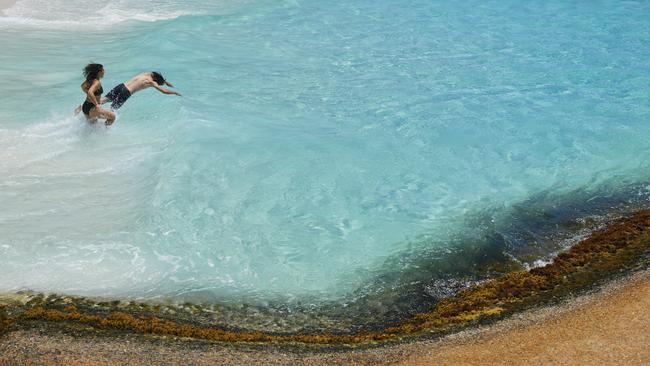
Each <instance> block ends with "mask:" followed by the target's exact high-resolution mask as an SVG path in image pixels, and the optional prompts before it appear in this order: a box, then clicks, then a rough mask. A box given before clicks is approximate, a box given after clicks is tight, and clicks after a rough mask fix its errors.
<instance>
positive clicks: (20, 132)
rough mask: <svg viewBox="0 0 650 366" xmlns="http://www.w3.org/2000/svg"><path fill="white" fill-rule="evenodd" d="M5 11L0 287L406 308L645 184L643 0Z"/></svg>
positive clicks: (75, 0) (50, 5)
mask: <svg viewBox="0 0 650 366" xmlns="http://www.w3.org/2000/svg"><path fill="white" fill-rule="evenodd" d="M0 12H1V13H0V35H1V36H0V291H18V290H25V289H28V290H34V291H44V292H57V293H63V294H73V295H83V296H94V297H102V298H118V299H139V300H150V301H163V302H172V303H181V302H185V301H190V302H198V303H203V304H222V305H224V304H225V305H228V306H232V307H233V308H237V307H241V306H243V305H246V306H253V307H256V308H258V309H262V310H260V311H263V309H267V310H268V309H271V308H273V309H284V310H287V309H289V310H291V309H302V310H301V311H303V312H305V313H307V314H308V313H309V309H310V308H311V309H320V310H318V311H321V312H328V311H329V312H330V313H331V312H336V311H343V310H342V309H343V308H348V306H349V308H350V309H355V310H350V311H352V313H350V314H353V313H354V312H355V311H356V312H357V313H359V314H361V315H359V316H360V317H362V316H363V314H365V315H368V313H369V312H372V313H373V314H381V315H382V316H385V317H388V318H390V317H393V318H399V317H400V316H404V314H408V313H410V312H413V311H417V310H418V309H420V308H422V307H423V306H426V305H427V304H430V303H432V302H435V301H436V299H438V298H439V297H441V296H443V295H445V294H451V293H453V292H454V291H457V290H458V289H459V288H462V287H463V286H466V285H468V284H470V283H473V282H474V281H480V280H482V279H485V278H489V277H490V276H495V275H499V274H500V273H503V272H504V271H506V270H510V269H513V268H528V267H531V266H535V265H540V264H543V263H545V262H546V261H548V260H549V259H551V258H552V257H553V255H554V254H555V253H557V251H558V250H561V249H562V248H565V247H566V246H568V245H571V243H572V242H575V240H578V239H579V238H580V237H582V236H584V235H586V233H588V232H589V230H592V229H594V228H595V227H598V225H600V224H601V223H602V222H604V221H605V220H606V219H607V218H608V217H610V216H611V215H614V214H621V213H624V212H627V211H629V210H631V209H633V208H636V207H645V206H647V204H648V194H649V192H650V179H649V178H650V161H649V157H650V150H649V147H650V142H649V141H650V140H649V139H648V137H649V136H650V3H648V2H644V1H622V2H608V1H590V2H578V1H557V0H552V1H547V2H521V1H473V0H471V1H465V2H450V1H430V0H426V1H424V0H410V1H401V2H396V1H383V0H382V1H378V0H372V1H370V0H357V1H329V2H326V1H316V0H304V1H302V0H293V1H288V0H287V1H285V0H274V1H265V0H259V1H257V0H241V1H240V0H219V1H194V0H188V1H180V0H148V1H135V0H121V1H107V2H96V1H86V0H65V1H63V0H52V1H39V0H18V1H17V2H16V3H15V4H14V5H12V6H11V7H9V8H7V9H4V10H1V11H0ZM91 61H93V62H98V63H102V64H103V65H104V67H105V69H106V75H105V77H104V79H103V80H102V83H103V86H104V90H105V91H108V90H110V89H111V88H112V87H113V86H115V85H117V84H119V83H121V82H124V81H126V80H128V79H129V78H131V77H132V76H133V75H135V74H137V73H139V72H143V71H150V70H156V71H159V72H161V73H162V74H163V75H164V76H165V77H166V78H167V79H168V80H169V81H170V82H172V83H173V84H174V85H175V86H176V88H177V89H178V91H180V92H181V93H182V94H183V96H182V97H176V96H166V95H163V94H160V93H158V92H156V91H155V90H145V91H143V92H141V93H138V94H136V95H134V96H133V97H132V98H131V99H130V100H129V101H128V102H127V103H126V104H125V105H124V107H122V108H121V109H120V110H119V111H118V113H117V115H118V117H117V122H116V123H115V124H114V125H113V126H112V127H110V128H106V127H104V126H102V125H101V124H97V125H90V124H88V123H86V122H85V120H84V119H83V117H79V116H77V117H75V116H73V113H72V111H73V109H74V108H75V107H76V106H77V105H79V104H80V103H81V102H83V100H84V95H83V94H82V92H81V90H80V88H79V85H80V84H81V82H82V81H83V76H82V74H81V71H82V68H83V67H84V66H85V64H87V63H89V62H91ZM355 304H356V305H355ZM225 305H224V306H225ZM305 309H307V310H305ZM323 309H329V310H323ZM332 309H333V310H332ZM337 309H338V310H337ZM369 309H372V311H370V310H369ZM318 311H317V310H314V312H318ZM364 311H365V313H364ZM368 316H370V315H368Z"/></svg>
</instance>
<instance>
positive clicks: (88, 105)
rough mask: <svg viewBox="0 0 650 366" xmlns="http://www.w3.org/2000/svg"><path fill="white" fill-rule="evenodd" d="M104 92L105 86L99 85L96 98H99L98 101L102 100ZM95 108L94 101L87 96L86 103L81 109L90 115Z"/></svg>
mask: <svg viewBox="0 0 650 366" xmlns="http://www.w3.org/2000/svg"><path fill="white" fill-rule="evenodd" d="M103 92H104V88H102V87H101V86H100V87H99V89H97V90H96V91H95V99H97V101H98V102H100V101H101V100H100V99H101V98H102V93H103ZM93 108H95V105H94V104H93V102H91V101H90V100H88V98H86V101H85V102H84V104H83V105H82V106H81V110H82V111H83V112H84V114H85V115H86V116H88V115H89V114H90V111H91V110H92V109H93Z"/></svg>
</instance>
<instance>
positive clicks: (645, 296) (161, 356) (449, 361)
mask: <svg viewBox="0 0 650 366" xmlns="http://www.w3.org/2000/svg"><path fill="white" fill-rule="evenodd" d="M648 309H650V271H645V272H641V273H637V274H635V275H633V276H631V277H629V278H627V279H625V280H618V281H614V282H612V283H610V284H608V285H607V286H605V287H604V288H603V289H602V290H601V291H599V292H597V293H593V294H590V295H585V296H581V297H578V298H573V299H569V300H567V301H566V302H565V303H564V304H563V305H558V306H552V307H545V308H541V309H536V310H531V311H527V312H524V313H520V314H518V315H515V316H513V317H511V318H509V319H507V320H504V321H501V322H499V323H496V324H494V325H492V326H486V327H482V328H478V329H471V330H467V331H464V332H461V333H458V334H454V335H450V336H447V337H445V338H442V339H440V340H428V341H417V342H413V343H406V344H400V345H392V346H385V347H380V348H373V349H361V350H352V351H330V352H323V351H321V352H313V351H304V350H303V351H299V350H295V349H286V348H273V346H269V345H267V346H262V347H259V346H241V345H239V346H233V345H224V344H210V343H205V342H196V341H184V340H180V339H168V338H163V337H151V336H149V337H144V336H135V335H127V334H114V335H112V336H111V335H89V336H84V337H78V336H70V335H67V334H65V333H64V332H61V331H57V330H56V328H38V327H37V328H34V329H23V330H18V331H14V332H11V333H9V334H7V335H5V336H3V337H2V338H0V365H15V364H19V365H20V364H30V363H33V364H48V365H69V364H76V365H117V364H119V365H125V364H126V365H177V364H184V365H240V364H246V365H300V364H302V365H393V364H402V365H431V364H436V365H486V364H489V365H517V364H526V365H542V364H544V365H546V364H555V365H562V364H567V365H568V364H572V365H575V364H598V365H621V364H625V365H647V364H650V347H648V345H650V312H648V311H647V310H648Z"/></svg>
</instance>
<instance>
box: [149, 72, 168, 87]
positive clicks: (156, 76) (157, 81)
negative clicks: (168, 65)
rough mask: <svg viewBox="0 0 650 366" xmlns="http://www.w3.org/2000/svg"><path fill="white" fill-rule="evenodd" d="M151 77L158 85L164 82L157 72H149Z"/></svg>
mask: <svg viewBox="0 0 650 366" xmlns="http://www.w3.org/2000/svg"><path fill="white" fill-rule="evenodd" d="M151 77H152V78H153V81H155V82H156V84H158V85H163V84H165V78H164V77H163V76H162V75H161V74H160V73H159V72H156V71H152V72H151Z"/></svg>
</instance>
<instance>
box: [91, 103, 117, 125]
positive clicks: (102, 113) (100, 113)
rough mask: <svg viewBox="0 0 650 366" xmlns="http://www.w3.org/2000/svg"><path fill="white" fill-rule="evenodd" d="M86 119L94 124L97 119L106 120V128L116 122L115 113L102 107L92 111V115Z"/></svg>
mask: <svg viewBox="0 0 650 366" xmlns="http://www.w3.org/2000/svg"><path fill="white" fill-rule="evenodd" d="M86 117H87V118H88V119H89V120H91V121H93V122H94V121H95V120H97V118H104V119H106V126H110V125H112V124H113V122H115V113H113V112H111V111H109V110H108V109H104V108H101V107H100V108H97V107H95V108H93V109H91V110H90V114H89V115H88V116H86Z"/></svg>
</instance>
